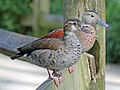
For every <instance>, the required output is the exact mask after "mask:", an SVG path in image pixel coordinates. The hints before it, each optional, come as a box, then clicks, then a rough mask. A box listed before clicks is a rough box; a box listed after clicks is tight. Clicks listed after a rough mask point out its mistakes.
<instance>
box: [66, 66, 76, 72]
mask: <svg viewBox="0 0 120 90" xmlns="http://www.w3.org/2000/svg"><path fill="white" fill-rule="evenodd" d="M74 70H75V65H72V66H70V67H69V68H68V72H69V73H72V72H74Z"/></svg>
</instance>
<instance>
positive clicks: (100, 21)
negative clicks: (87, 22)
mask: <svg viewBox="0 0 120 90" xmlns="http://www.w3.org/2000/svg"><path fill="white" fill-rule="evenodd" d="M97 24H99V25H101V26H104V27H109V25H108V24H106V23H105V22H103V21H102V20H101V19H98V21H97Z"/></svg>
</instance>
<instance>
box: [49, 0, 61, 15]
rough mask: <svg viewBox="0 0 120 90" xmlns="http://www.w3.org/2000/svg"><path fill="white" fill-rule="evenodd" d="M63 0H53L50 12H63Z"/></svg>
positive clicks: (59, 13)
mask: <svg viewBox="0 0 120 90" xmlns="http://www.w3.org/2000/svg"><path fill="white" fill-rule="evenodd" d="M62 8H63V0H51V3H50V12H51V13H54V14H58V15H62V14H63V10H62Z"/></svg>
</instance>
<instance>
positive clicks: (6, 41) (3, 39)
mask: <svg viewBox="0 0 120 90" xmlns="http://www.w3.org/2000/svg"><path fill="white" fill-rule="evenodd" d="M35 39H37V38H35V37H31V36H26V35H21V34H17V33H14V32H9V31H6V30H3V29H0V52H3V53H5V54H7V55H12V54H13V53H15V52H16V51H17V48H18V47H20V46H23V45H25V44H28V43H30V42H32V41H33V40H35Z"/></svg>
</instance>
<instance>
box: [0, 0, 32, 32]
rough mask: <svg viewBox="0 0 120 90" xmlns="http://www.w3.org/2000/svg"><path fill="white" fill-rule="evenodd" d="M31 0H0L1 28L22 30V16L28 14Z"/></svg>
mask: <svg viewBox="0 0 120 90" xmlns="http://www.w3.org/2000/svg"><path fill="white" fill-rule="evenodd" d="M30 1H31V0H0V17H1V18H0V28H3V29H7V30H11V31H15V32H22V29H23V26H22V25H21V24H20V20H21V17H25V16H27V15H28V14H29V13H30V11H31V9H30V7H29V3H30Z"/></svg>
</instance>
